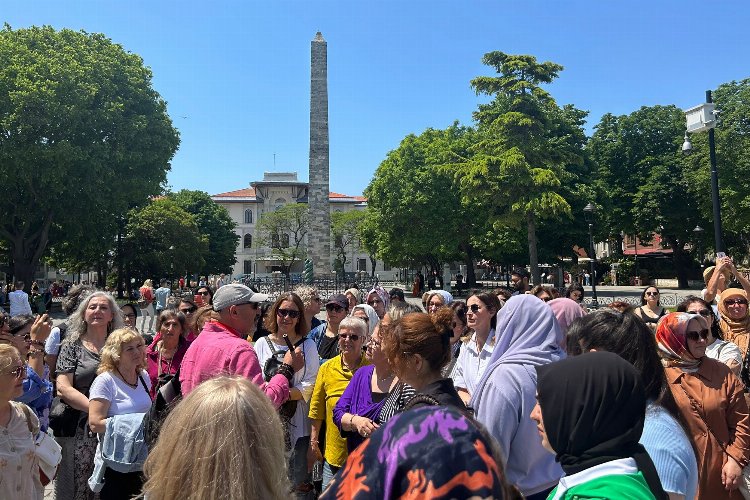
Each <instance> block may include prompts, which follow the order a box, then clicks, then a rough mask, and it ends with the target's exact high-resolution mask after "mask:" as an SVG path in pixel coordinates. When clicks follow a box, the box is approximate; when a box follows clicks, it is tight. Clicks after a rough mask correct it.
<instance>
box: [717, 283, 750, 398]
mask: <svg viewBox="0 0 750 500" xmlns="http://www.w3.org/2000/svg"><path fill="white" fill-rule="evenodd" d="M747 302H748V300H747V292H745V290H742V289H741V288H727V289H726V290H724V291H723V292H721V294H720V295H719V298H718V308H719V328H720V329H721V333H722V334H723V335H724V340H726V341H728V342H733V343H734V344H735V345H737V347H739V348H740V351H741V352H742V359H743V360H744V359H745V357H746V356H747V347H748V340H749V339H750V314H748V305H747ZM745 378H746V379H747V376H746V375H745ZM744 382H745V383H746V384H747V383H750V380H744Z"/></svg>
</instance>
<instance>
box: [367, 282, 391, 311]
mask: <svg viewBox="0 0 750 500" xmlns="http://www.w3.org/2000/svg"><path fill="white" fill-rule="evenodd" d="M365 302H367V305H368V306H370V307H372V308H373V309H375V312H376V313H377V314H378V318H381V319H382V318H383V316H385V312H386V311H387V310H388V305H389V304H390V303H391V296H390V295H388V292H386V291H385V288H383V287H382V286H380V285H375V286H374V287H372V290H370V291H369V292H368V293H367V300H365Z"/></svg>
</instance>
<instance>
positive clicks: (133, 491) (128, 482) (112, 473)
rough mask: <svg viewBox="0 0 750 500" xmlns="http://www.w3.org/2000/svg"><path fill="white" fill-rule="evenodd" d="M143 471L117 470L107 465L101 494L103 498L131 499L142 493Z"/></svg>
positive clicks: (114, 499) (115, 499)
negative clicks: (125, 471) (126, 471)
mask: <svg viewBox="0 0 750 500" xmlns="http://www.w3.org/2000/svg"><path fill="white" fill-rule="evenodd" d="M142 488H143V473H141V472H128V473H123V472H117V471H116V470H112V469H110V468H109V467H107V470H105V471H104V487H103V488H102V491H101V493H100V494H99V496H100V498H101V499H102V500H131V498H133V497H135V496H138V495H140V494H141V489H142Z"/></svg>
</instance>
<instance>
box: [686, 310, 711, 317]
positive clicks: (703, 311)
mask: <svg viewBox="0 0 750 500" xmlns="http://www.w3.org/2000/svg"><path fill="white" fill-rule="evenodd" d="M688 314H700V315H701V316H703V317H704V318H708V317H709V316H711V311H709V310H708V309H701V310H700V311H688Z"/></svg>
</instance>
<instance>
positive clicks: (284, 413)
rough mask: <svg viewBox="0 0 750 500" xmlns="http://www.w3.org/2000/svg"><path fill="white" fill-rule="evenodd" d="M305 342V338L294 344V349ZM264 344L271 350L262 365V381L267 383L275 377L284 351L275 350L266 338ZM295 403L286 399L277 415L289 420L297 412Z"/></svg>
mask: <svg viewBox="0 0 750 500" xmlns="http://www.w3.org/2000/svg"><path fill="white" fill-rule="evenodd" d="M305 340H307V337H302V338H301V339H299V340H298V341H297V342H296V343H295V344H294V347H295V348H296V347H299V346H300V344H302V343H303V342H304V341H305ZM266 342H268V348H269V349H271V353H272V354H271V357H270V358H268V359H267V360H266V362H265V364H264V365H263V379H264V380H265V381H266V382H269V381H270V380H271V379H272V378H273V376H274V375H276V372H278V371H279V367H280V366H281V364H282V363H283V357H284V354H286V351H283V350H276V347H275V346H274V345H273V343H272V342H271V339H270V338H268V337H266ZM290 385H291V384H290ZM297 403H298V401H296V400H292V399H288V400H287V401H286V402H284V403H283V404H282V405H281V406H280V407H279V415H280V416H281V417H284V418H287V419H291V418H292V417H293V416H294V414H295V413H296V412H297Z"/></svg>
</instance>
